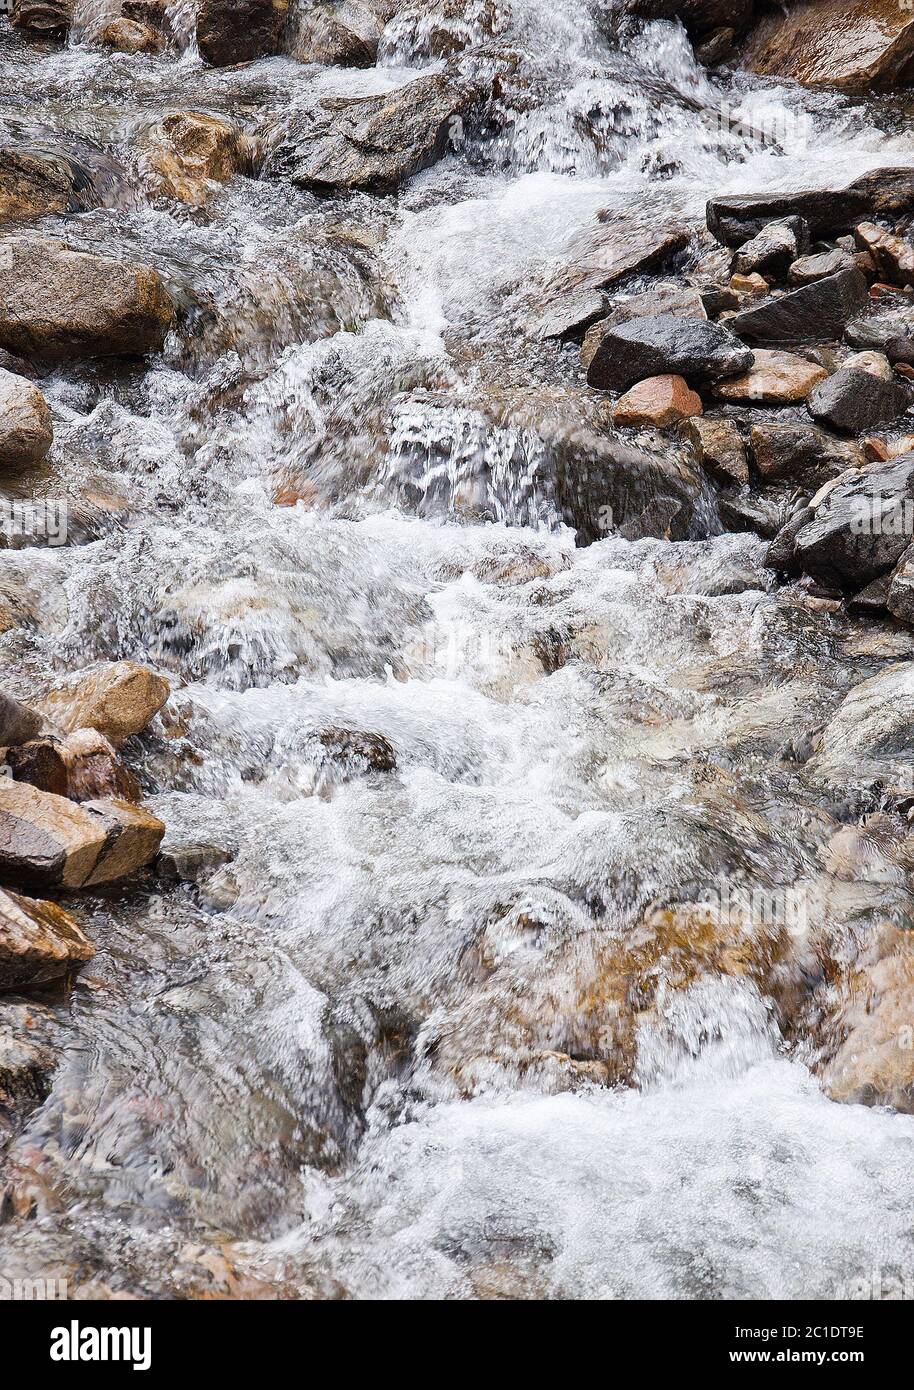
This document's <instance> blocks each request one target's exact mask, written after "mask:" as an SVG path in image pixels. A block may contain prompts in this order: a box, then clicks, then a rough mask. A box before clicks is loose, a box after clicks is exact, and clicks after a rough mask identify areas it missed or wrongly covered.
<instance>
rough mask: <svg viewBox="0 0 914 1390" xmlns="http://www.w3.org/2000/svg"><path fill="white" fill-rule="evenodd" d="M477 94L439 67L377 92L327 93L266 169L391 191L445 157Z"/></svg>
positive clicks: (329, 184)
mask: <svg viewBox="0 0 914 1390" xmlns="http://www.w3.org/2000/svg"><path fill="white" fill-rule="evenodd" d="M475 99H476V94H475V91H474V89H473V88H471V87H469V86H468V85H467V84H466V83H463V82H459V81H456V80H455V79H453V78H450V77H447V76H444V75H442V74H431V75H429V76H424V77H418V78H415V79H414V80H413V81H411V82H408V83H407V84H406V85H405V86H403V87H398V88H397V89H396V90H395V91H393V92H384V93H382V94H381V95H380V96H369V97H325V98H324V99H323V100H322V101H320V102H318V103H317V104H316V105H315V106H314V107H312V108H311V109H310V110H309V111H306V112H304V113H302V114H301V115H298V116H296V117H295V118H294V121H293V122H292V124H291V128H290V130H289V131H288V133H287V134H286V135H285V137H284V138H283V139H282V140H281V141H280V143H279V144H278V145H277V146H276V147H275V148H274V149H273V150H272V152H271V153H270V155H269V156H268V157H267V159H266V161H265V163H264V169H263V172H264V175H265V176H267V177H271V178H290V179H291V180H292V182H293V183H295V184H298V185H299V186H300V187H302V188H311V189H314V190H315V191H317V192H325V193H329V192H333V191H334V190H347V189H356V188H362V189H366V190H368V191H369V192H373V193H389V192H393V191H394V190H395V189H397V188H399V186H400V185H401V184H402V183H405V181H406V180H407V179H409V178H411V177H412V176H413V174H417V173H418V172H419V171H420V170H421V169H426V168H428V166H429V165H431V164H435V163H436V162H437V161H438V160H439V159H441V158H443V156H444V155H445V154H446V153H447V150H448V147H449V145H450V143H451V141H452V140H456V139H457V138H458V133H459V130H460V122H461V120H462V118H463V117H464V116H465V115H466V113H467V112H468V111H469V109H470V106H471V105H472V104H473V102H474V100H475Z"/></svg>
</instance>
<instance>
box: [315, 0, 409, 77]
mask: <svg viewBox="0 0 914 1390" xmlns="http://www.w3.org/2000/svg"><path fill="white" fill-rule="evenodd" d="M396 8H397V0H314V3H313V4H310V5H306V6H305V5H303V6H300V7H299V9H298V11H297V12H295V13H294V14H293V16H292V18H291V19H290V30H291V32H290V35H289V43H288V48H289V52H290V53H291V55H292V57H293V58H297V59H298V60H299V62H301V63H326V64H340V65H341V66H343V67H347V68H369V67H371V66H372V64H373V63H374V62H375V60H376V59H377V56H378V42H379V40H380V38H381V34H382V33H383V31H384V26H385V24H386V23H387V22H388V20H389V19H390V18H391V17H392V15H393V14H394V12H395V11H396Z"/></svg>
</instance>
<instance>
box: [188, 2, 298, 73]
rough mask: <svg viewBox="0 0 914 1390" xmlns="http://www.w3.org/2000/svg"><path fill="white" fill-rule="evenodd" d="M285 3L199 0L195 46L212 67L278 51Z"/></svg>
mask: <svg viewBox="0 0 914 1390" xmlns="http://www.w3.org/2000/svg"><path fill="white" fill-rule="evenodd" d="M288 12H289V0H201V2H200V7H199V9H198V10H197V47H198V48H199V50H200V57H201V58H202V59H203V61H204V62H205V63H209V64H211V65H212V66H213V67H219V68H221V67H227V66H228V65H229V64H230V63H249V62H251V61H252V59H254V58H263V57H265V56H266V55H268V54H271V53H279V52H280V51H281V46H282V44H281V40H282V34H283V29H284V26H285V23H286V17H287V15H288Z"/></svg>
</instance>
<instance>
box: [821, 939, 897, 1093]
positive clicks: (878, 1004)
mask: <svg viewBox="0 0 914 1390" xmlns="http://www.w3.org/2000/svg"><path fill="white" fill-rule="evenodd" d="M844 988H845V993H846V1002H845V1003H844V1005H843V1008H842V1010H841V1014H840V1016H839V1020H838V1022H839V1024H840V1025H841V1026H842V1030H843V1031H844V1032H845V1033H846V1039H845V1042H844V1043H843V1044H842V1046H841V1047H840V1048H839V1049H838V1052H837V1054H836V1055H835V1057H834V1059H833V1060H832V1061H831V1062H830V1064H829V1065H828V1066H827V1067H826V1069H825V1073H824V1076H823V1083H824V1086H825V1089H826V1091H827V1092H828V1094H829V1095H830V1096H831V1097H832V1099H833V1100H839V1101H845V1102H852V1103H856V1104H862V1105H891V1106H892V1107H893V1108H894V1109H896V1110H902V1111H905V1112H908V1113H910V1112H911V1111H914V1028H912V1016H911V998H912V991H914V954H912V951H911V943H910V941H909V939H908V933H907V932H904V931H899V930H898V929H897V928H895V927H888V926H887V927H884V928H883V929H882V930H881V931H879V932H876V933H873V935H872V937H870V938H869V939H868V940H867V944H866V946H865V948H864V951H863V954H862V958H861V960H860V961H859V963H858V965H857V969H856V970H855V971H854V972H853V974H852V976H851V977H850V978H849V979H848V980H846V981H845V982H844Z"/></svg>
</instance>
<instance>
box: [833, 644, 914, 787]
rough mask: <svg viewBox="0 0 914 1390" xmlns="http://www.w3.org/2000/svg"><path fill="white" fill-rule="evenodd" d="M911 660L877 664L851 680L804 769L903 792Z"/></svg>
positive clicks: (913, 725)
mask: <svg viewBox="0 0 914 1390" xmlns="http://www.w3.org/2000/svg"><path fill="white" fill-rule="evenodd" d="M912 747H914V662H911V661H903V662H898V663H896V664H894V665H891V666H888V667H883V669H882V670H880V671H879V672H878V674H877V675H875V676H871V677H870V678H869V680H865V681H861V682H860V683H859V684H858V685H855V686H853V688H852V689H851V690H849V691H848V693H847V694H846V695H845V697H844V699H843V700H842V701H841V704H840V705H839V706H838V708H837V709H836V711H835V713H834V714H833V715H832V717H831V719H830V720H829V721H828V723H827V724H826V725H825V728H824V729H823V730H822V735H821V739H820V741H819V747H818V749H817V751H816V753H815V755H814V756H813V757H812V758H811V759H810V761H809V763H808V764H807V768H808V770H809V772H810V773H811V774H812V775H813V776H814V777H816V778H817V779H818V780H821V781H823V782H827V783H828V784H829V785H832V786H836V787H841V788H847V787H849V786H866V785H871V784H872V782H874V781H877V780H878V781H880V782H882V783H883V785H884V786H885V787H886V788H891V789H898V790H900V791H902V792H906V793H907V794H908V795H909V794H910V790H911V764H912V761H914V759H912V756H911V749H912Z"/></svg>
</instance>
